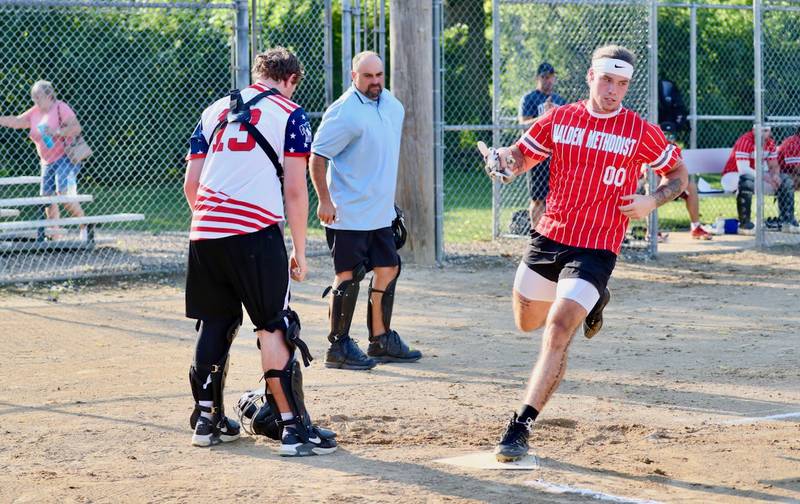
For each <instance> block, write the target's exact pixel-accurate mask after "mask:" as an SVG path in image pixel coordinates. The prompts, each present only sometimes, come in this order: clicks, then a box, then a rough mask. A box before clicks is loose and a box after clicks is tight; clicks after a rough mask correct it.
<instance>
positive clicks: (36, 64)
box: [0, 0, 236, 283]
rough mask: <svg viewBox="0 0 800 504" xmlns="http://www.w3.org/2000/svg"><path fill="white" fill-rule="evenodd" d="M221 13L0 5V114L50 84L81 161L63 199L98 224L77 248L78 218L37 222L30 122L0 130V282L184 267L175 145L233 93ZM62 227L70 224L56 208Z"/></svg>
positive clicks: (20, 108)
mask: <svg viewBox="0 0 800 504" xmlns="http://www.w3.org/2000/svg"><path fill="white" fill-rule="evenodd" d="M234 7H235V4H234V3H233V2H135V3H134V2H122V1H120V2H115V1H55V0H54V1H48V0H43V1H36V2H32V1H19V0H0V38H2V39H4V40H3V43H2V47H4V48H6V50H5V51H4V56H3V58H2V60H1V61H0V110H1V111H0V114H1V115H4V116H18V115H20V114H22V113H23V112H25V111H26V110H28V109H30V108H31V107H32V106H33V103H32V101H31V85H32V84H33V83H34V82H35V81H37V80H40V79H45V80H48V81H50V82H52V83H53V85H54V87H55V91H56V93H57V98H58V99H59V100H63V102H64V103H66V104H68V105H69V106H70V107H71V108H72V109H74V111H75V113H76V115H77V119H78V121H79V122H80V124H81V126H82V128H83V132H84V136H85V138H86V140H87V141H88V143H89V145H90V146H91V147H92V149H93V151H94V153H93V155H92V156H91V157H90V158H89V159H87V160H86V161H85V162H84V163H82V166H81V168H80V171H79V174H78V184H77V195H78V196H80V197H76V198H77V200H79V201H80V202H81V204H82V205H83V210H84V211H85V215H86V217H85V222H89V223H94V224H96V225H97V226H98V229H96V230H91V231H92V232H89V233H87V234H88V238H89V239H88V240H87V239H81V238H83V237H79V235H78V229H79V228H78V225H77V223H78V222H77V221H69V220H61V221H60V222H61V223H60V224H59V223H58V222H59V221H51V222H49V223H47V225H46V226H45V225H43V224H42V223H41V222H37V221H40V220H42V219H44V216H43V209H44V206H45V205H46V203H47V200H37V199H36V197H37V196H38V195H39V184H40V179H39V178H38V177H39V176H40V175H41V169H40V164H39V158H38V156H37V154H36V150H35V148H34V145H33V144H32V143H31V141H30V140H29V138H28V130H29V128H30V127H36V126H38V125H26V127H25V128H23V129H17V130H14V129H8V128H2V129H0V135H1V136H2V142H0V177H2V185H0V210H3V213H4V214H6V216H7V217H5V218H0V283H7V282H16V281H25V280H36V279H49V280H53V279H63V278H76V277H87V276H95V275H108V274H114V273H132V272H133V273H136V272H146V271H165V270H178V269H180V268H183V266H184V262H185V260H184V258H185V252H186V239H187V230H188V226H189V221H190V214H189V210H188V207H187V205H186V202H185V200H184V198H183V194H182V182H183V173H184V167H185V161H184V156H185V154H186V151H187V148H188V147H187V145H188V144H187V139H188V137H189V135H190V134H191V132H192V129H193V128H194V126H195V124H196V123H197V119H198V117H199V112H200V110H202V108H203V107H205V106H206V105H207V104H209V103H210V102H211V101H213V100H214V99H217V98H219V97H220V96H222V95H223V94H224V93H226V92H227V90H228V89H229V88H230V87H231V85H232V83H233V78H234V72H235V67H234V64H233V63H232V62H233V61H234V38H233V35H234V21H235V17H236V16H235V14H236V12H235V10H234ZM55 141H58V139H57V138H56V140H55ZM120 215H122V217H119V216H120ZM108 216H118V217H117V219H119V221H118V222H104V221H105V220H109V218H108ZM61 217H62V219H64V218H67V219H69V218H70V217H71V216H70V215H69V212H66V211H65V208H63V207H62V208H61ZM111 220H114V219H111ZM81 222H84V221H81ZM92 235H93V236H92ZM92 239H93V240H92Z"/></svg>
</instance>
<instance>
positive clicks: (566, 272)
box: [522, 231, 617, 295]
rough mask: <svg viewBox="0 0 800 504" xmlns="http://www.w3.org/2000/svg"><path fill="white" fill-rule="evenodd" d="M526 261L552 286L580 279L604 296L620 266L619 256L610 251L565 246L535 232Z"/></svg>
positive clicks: (532, 235)
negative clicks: (556, 283)
mask: <svg viewBox="0 0 800 504" xmlns="http://www.w3.org/2000/svg"><path fill="white" fill-rule="evenodd" d="M522 261H523V262H524V263H525V264H526V265H527V266H528V267H529V268H530V269H531V270H533V271H535V272H536V273H538V274H540V275H542V276H543V277H545V278H546V279H548V280H550V281H551V282H558V281H559V279H562V278H580V279H582V280H586V281H587V282H589V283H590V284H592V285H594V287H595V288H596V289H597V292H598V293H600V294H601V295H602V294H603V291H604V290H605V288H606V286H607V285H608V279H609V278H611V273H612V272H613V271H614V266H615V265H616V264H617V255H616V254H615V253H613V252H611V251H609V250H602V249H589V248H582V247H572V246H569V245H564V244H561V243H558V242H556V241H553V240H551V239H550V238H547V237H546V236H543V235H541V234H539V233H538V232H537V231H533V232H532V233H531V240H530V242H529V243H528V248H527V250H526V251H525V256H524V257H523V258H522Z"/></svg>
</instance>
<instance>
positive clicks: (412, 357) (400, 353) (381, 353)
mask: <svg viewBox="0 0 800 504" xmlns="http://www.w3.org/2000/svg"><path fill="white" fill-rule="evenodd" d="M367 354H368V355H369V356H370V357H372V358H373V359H375V360H376V361H378V362H381V363H385V362H416V361H418V360H420V358H421V357H422V352H420V351H419V350H414V349H411V348H408V345H406V344H405V343H404V342H403V340H402V339H401V338H400V335H399V334H397V332H396V331H389V332H387V333H384V334H381V335H379V336H375V337H371V338H370V340H369V347H368V348H367Z"/></svg>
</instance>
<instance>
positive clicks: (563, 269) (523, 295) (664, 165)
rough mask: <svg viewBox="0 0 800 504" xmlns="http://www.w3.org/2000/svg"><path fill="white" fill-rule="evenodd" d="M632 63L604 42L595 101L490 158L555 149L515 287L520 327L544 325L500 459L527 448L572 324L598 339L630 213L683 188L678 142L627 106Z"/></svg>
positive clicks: (509, 161)
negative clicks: (644, 184)
mask: <svg viewBox="0 0 800 504" xmlns="http://www.w3.org/2000/svg"><path fill="white" fill-rule="evenodd" d="M635 64H636V58H635V56H634V54H633V53H632V52H631V51H630V50H628V49H626V48H624V47H621V46H616V45H609V46H604V47H600V48H598V49H597V50H596V51H595V52H594V54H593V55H592V61H591V67H590V68H589V70H588V72H587V75H586V81H587V84H588V86H589V99H588V100H585V101H579V102H576V103H572V104H569V105H564V106H561V107H558V108H557V109H554V110H552V111H550V112H549V113H548V114H547V115H545V116H543V117H542V118H540V119H539V120H537V121H536V122H535V123H534V124H533V125H532V126H531V128H530V129H529V130H528V131H527V132H526V133H525V134H524V135H523V136H522V138H521V139H520V140H519V141H517V143H516V144H514V145H512V146H509V147H502V148H499V149H497V150H495V151H494V152H490V153H489V154H490V155H489V156H487V158H486V159H487V160H490V161H487V162H495V163H496V164H498V165H499V166H497V167H496V168H497V169H496V170H492V171H493V174H497V173H498V172H499V173H509V172H511V173H513V174H514V175H516V174H520V173H523V172H525V171H528V170H531V169H537V165H538V164H539V163H541V162H542V161H544V160H545V159H548V158H550V192H549V194H548V196H547V203H546V211H545V213H544V215H543V216H542V218H541V219H540V220H539V222H538V224H537V225H536V229H535V230H534V231H532V232H531V239H530V242H529V244H528V248H527V251H526V253H525V255H524V257H523V259H522V262H521V263H520V265H519V267H518V268H517V274H516V278H515V279H514V292H513V307H514V319H515V322H516V325H517V327H518V328H519V329H520V330H522V331H533V330H534V329H537V328H539V327H542V326H544V334H543V338H542V348H541V351H540V352H539V357H538V359H537V361H536V364H535V365H534V367H533V370H532V372H531V375H530V379H529V382H528V388H527V391H526V393H525V397H524V399H523V403H522V405H521V407H520V409H519V411H518V412H517V413H515V414H513V416H512V417H511V420H510V421H509V422H508V425H507V427H506V430H505V432H504V433H503V435H502V438H501V441H500V443H499V444H498V445H497V448H496V450H495V456H496V457H497V459H498V460H499V461H501V462H509V461H514V460H518V459H519V458H521V457H523V456H524V455H526V454H527V453H528V437H529V435H530V432H531V429H532V426H533V423H534V420H535V419H536V417H537V415H538V414H539V412H540V411H541V410H542V408H544V406H545V404H546V403H547V401H548V400H549V399H550V397H551V396H552V394H553V392H555V390H556V388H557V387H558V385H559V383H560V382H561V380H562V378H563V376H564V372H565V371H566V364H567V350H568V348H569V345H570V342H571V341H572V336H573V335H574V333H575V331H576V330H577V329H578V327H579V326H580V325H581V324H583V330H584V335H585V336H586V337H587V338H591V337H592V336H594V335H595V334H596V333H597V332H598V331H599V330H600V328H601V327H602V324H603V308H604V307H605V306H606V304H607V303H608V301H609V299H610V297H611V295H610V293H609V291H608V288H607V287H606V284H607V283H608V280H609V277H610V276H611V272H612V271H613V270H614V265H615V263H616V260H617V254H618V253H619V251H620V248H621V246H622V240H623V238H624V237H625V230H626V228H627V226H628V222H629V220H630V219H641V218H644V217H645V216H647V215H648V214H649V213H650V212H651V211H653V210H654V209H655V208H657V207H659V206H661V205H663V204H664V203H667V202H669V201H672V200H674V199H675V198H676V197H677V196H678V195H679V194H681V193H682V192H683V191H684V190H685V189H686V186H687V183H688V175H687V171H686V166H685V165H684V164H683V161H681V159H680V156H679V154H678V150H677V149H676V148H675V146H674V145H672V144H671V143H669V142H668V141H667V139H666V138H665V137H664V133H663V132H662V131H661V129H660V128H659V127H658V126H657V125H655V124H651V123H649V122H647V121H645V120H644V119H642V118H641V117H640V116H639V114H637V113H636V112H634V111H632V110H628V109H626V108H625V107H623V106H622V100H623V98H625V94H626V93H627V91H628V87H629V86H630V83H631V79H632V77H633V73H634V66H635ZM492 160H496V161H492ZM642 164H647V165H649V167H650V169H652V170H654V171H655V173H656V174H658V175H659V176H660V177H661V183H660V185H659V186H658V188H657V189H656V190H655V191H654V192H653V194H651V195H640V194H636V184H637V179H638V177H639V170H640V168H641V166H642Z"/></svg>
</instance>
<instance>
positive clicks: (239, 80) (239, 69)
mask: <svg viewBox="0 0 800 504" xmlns="http://www.w3.org/2000/svg"><path fill="white" fill-rule="evenodd" d="M248 3H249V2H248V0H236V19H235V21H234V23H235V24H234V29H233V36H234V40H233V45H234V47H235V55H236V59H235V65H236V73H235V75H236V80H235V82H234V86H236V87H237V88H239V89H241V88H244V87H247V86H249V85H250V31H249V29H248V28H249V27H248V23H249V15H248V5H247V4H248Z"/></svg>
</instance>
